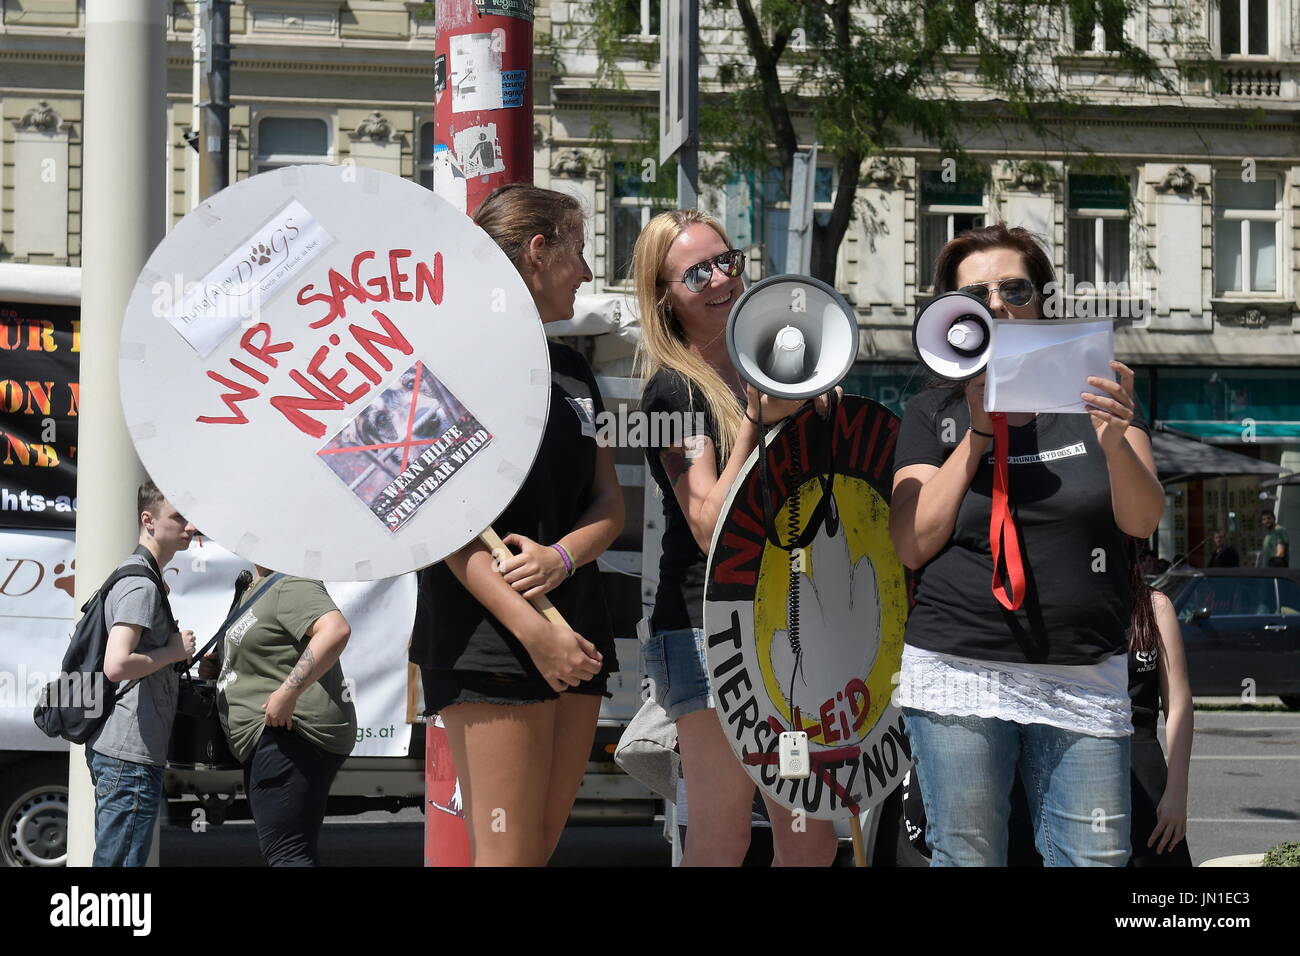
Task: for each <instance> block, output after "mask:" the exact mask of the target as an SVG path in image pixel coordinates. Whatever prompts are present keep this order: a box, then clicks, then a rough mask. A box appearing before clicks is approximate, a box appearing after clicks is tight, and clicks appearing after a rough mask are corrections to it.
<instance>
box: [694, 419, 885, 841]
mask: <svg viewBox="0 0 1300 956" xmlns="http://www.w3.org/2000/svg"><path fill="white" fill-rule="evenodd" d="M898 428H899V421H898V417H897V416H895V415H894V414H893V413H892V412H891V411H889V409H887V408H885V407H884V406H883V405H880V404H878V403H876V402H873V401H870V400H868V399H865V398H860V397H858V396H856V395H850V396H847V397H846V398H844V399H843V401H842V402H841V403H840V405H839V406H838V408H837V409H836V413H835V416H834V418H832V419H831V420H830V421H828V422H823V421H822V420H821V419H820V418H819V417H818V415H817V413H816V412H814V411H813V410H812V409H811V408H805V409H804V410H803V411H801V412H799V413H798V414H797V415H795V416H794V417H792V418H791V419H789V420H787V422H786V423H785V424H784V425H783V426H782V428H781V429H780V430H779V431H777V432H776V433H775V434H774V435H770V436H769V439H768V445H767V448H766V455H767V463H768V478H767V482H768V492H769V495H770V496H769V498H768V507H767V509H766V515H765V509H764V507H763V495H764V489H763V479H762V474H761V471H760V469H759V467H758V459H757V453H755V455H754V456H752V457H751V458H750V460H749V462H748V463H747V464H746V467H745V471H744V472H743V473H742V475H741V477H740V478H738V479H737V480H736V482H735V484H733V485H732V490H731V495H730V497H729V498H728V500H727V502H726V504H725V505H724V506H723V511H722V517H721V519H720V520H719V522H718V526H717V530H716V532H715V534H714V540H713V547H712V548H711V550H710V552H709V567H708V578H707V583H706V585H705V603H704V631H705V635H706V645H707V658H708V670H709V684H710V689H711V690H712V693H713V699H714V704H715V706H716V708H717V712H718V719H719V720H720V721H721V723H722V727H723V730H724V732H725V734H726V737H727V740H728V742H729V743H730V744H731V747H732V749H733V750H734V751H735V753H736V756H737V757H738V758H739V759H740V761H741V763H742V764H743V765H744V767H745V769H746V771H747V772H748V773H749V775H750V777H751V778H752V779H753V780H754V783H756V784H757V785H758V786H760V787H762V788H763V789H764V791H766V792H767V793H768V794H769V795H770V796H772V797H773V798H775V799H776V800H777V802H779V803H780V804H781V805H782V806H785V807H787V808H789V809H791V810H799V811H801V812H803V813H805V814H807V815H808V816H810V817H813V818H814V819H823V820H830V819H847V818H849V817H851V816H853V815H854V814H857V813H860V812H861V811H863V810H866V809H868V808H870V807H872V806H874V805H875V804H877V803H879V802H880V801H881V800H883V799H884V797H885V796H886V795H887V794H888V793H889V792H890V791H892V790H893V789H894V787H895V786H896V785H897V784H898V783H899V782H900V781H901V780H902V778H903V775H904V774H905V773H906V772H907V771H908V769H909V768H910V766H911V748H910V745H909V743H908V741H907V738H906V736H905V734H904V731H903V722H902V713H901V711H899V709H898V708H897V707H895V706H894V705H893V704H892V703H891V697H892V694H893V688H894V683H895V681H896V675H897V674H898V671H899V665H900V662H901V660H902V654H903V628H904V625H905V623H906V621H907V610H908V599H907V586H906V578H905V576H904V572H903V566H902V564H901V563H900V562H899V560H898V556H897V555H896V554H895V553H894V547H893V544H892V542H891V541H890V538H889V499H890V490H891V489H890V482H891V480H892V477H893V475H892V471H893V469H892V467H891V465H892V462H893V453H894V445H895V442H896V440H897V437H898ZM828 475H833V479H832V480H831V481H830V482H826V481H825V479H826V478H827V476H828ZM828 484H829V489H830V495H831V496H832V497H833V501H834V508H831V507H829V502H827V503H825V504H823V498H824V497H825V496H826V493H827V485H828ZM792 507H793V513H792ZM768 516H770V517H772V518H773V519H774V520H773V522H772V526H773V528H774V529H775V530H776V534H777V536H778V539H779V540H780V541H781V542H782V544H786V545H788V544H790V543H791V541H793V540H796V539H801V538H802V537H803V536H804V535H805V532H806V536H807V540H806V541H804V542H803V543H802V544H801V546H799V547H796V548H794V549H793V550H786V548H784V547H778V546H777V545H776V544H773V543H772V542H771V541H770V540H769V539H768V536H767V534H766V533H765V530H764V526H765V522H766V519H767V517H768ZM823 519H829V520H823ZM810 528H815V533H812V531H810V530H809V529H810ZM785 731H803V732H805V733H806V734H807V735H808V752H809V763H810V765H811V767H810V769H811V773H809V774H808V775H807V776H806V777H802V778H791V779H784V778H782V777H781V776H780V772H779V758H778V743H779V735H780V734H781V733H782V732H785Z"/></svg>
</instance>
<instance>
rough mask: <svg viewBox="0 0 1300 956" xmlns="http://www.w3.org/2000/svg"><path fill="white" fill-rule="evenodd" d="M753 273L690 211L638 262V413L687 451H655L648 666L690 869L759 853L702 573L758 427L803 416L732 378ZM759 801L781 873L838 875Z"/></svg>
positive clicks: (816, 827) (814, 840) (667, 219)
mask: <svg viewBox="0 0 1300 956" xmlns="http://www.w3.org/2000/svg"><path fill="white" fill-rule="evenodd" d="M744 266H745V254H744V253H743V252H741V251H740V250H738V249H733V248H732V246H731V241H730V240H729V239H728V238H727V234H726V233H725V232H724V231H723V229H722V226H721V225H720V224H719V223H718V222H717V221H716V220H715V219H713V218H711V217H709V216H707V215H704V214H703V213H700V212H697V211H695V210H690V209H688V210H675V211H673V212H666V213H661V214H660V215H658V216H656V217H654V218H653V219H652V220H650V223H649V224H648V225H647V226H646V227H645V228H644V229H643V230H642V231H641V235H640V237H639V238H638V239H637V242H636V248H635V249H634V251H633V253H632V276H633V281H634V283H635V286H636V298H637V304H638V307H639V312H640V316H641V331H642V350H643V351H642V356H641V366H642V369H643V374H644V375H645V377H646V379H647V381H646V385H645V390H644V392H643V394H642V397H641V410H642V412H643V413H645V414H647V416H648V417H650V416H654V415H656V414H662V413H667V414H668V415H670V416H671V419H670V420H672V421H674V422H676V423H679V425H680V426H681V427H680V432H679V435H680V439H681V440H680V442H678V443H675V444H671V445H669V446H667V447H657V448H647V449H646V460H647V463H648V465H649V467H650V471H651V473H652V474H653V475H654V479H655V482H656V484H657V485H658V486H659V489H660V491H661V493H662V495H663V502H664V519H665V526H664V533H663V555H662V558H661V560H660V564H659V586H658V590H657V591H656V593H655V605H654V611H653V613H652V614H651V617H650V632H651V633H650V635H649V637H648V639H647V640H646V641H645V642H644V644H643V647H642V656H643V658H644V665H645V670H646V673H647V675H648V676H649V677H650V679H651V681H652V682H653V684H654V688H655V690H654V693H655V699H656V701H657V702H658V703H659V705H660V706H661V707H663V709H664V711H665V712H667V714H668V716H669V718H671V719H672V720H673V721H674V722H675V723H676V727H677V740H678V748H679V750H680V751H681V757H682V773H683V776H684V778H685V781H686V793H687V799H688V804H689V807H690V825H689V826H688V828H687V833H686V848H685V852H684V854H683V857H682V865H683V866H737V865H739V864H740V863H741V861H742V860H743V859H744V857H745V853H746V850H747V849H748V846H749V838H750V824H751V819H752V817H751V811H752V807H753V800H754V789H755V787H754V782H753V780H752V779H750V777H749V775H748V774H747V773H746V772H745V769H744V768H743V767H742V766H741V764H740V762H739V761H738V760H737V759H736V755H735V753H734V752H733V751H732V748H731V745H730V744H729V743H728V741H727V737H726V735H725V734H724V732H723V729H722V725H721V723H720V722H719V719H718V715H717V711H716V710H715V709H714V701H713V699H712V695H711V693H710V689H709V681H708V676H707V666H706V664H705V648H704V630H703V627H704V590H705V570H706V564H707V554H708V551H709V547H710V544H711V542H712V539H713V532H714V527H715V526H716V524H717V522H718V519H719V517H720V515H721V513H722V509H723V506H724V504H725V503H726V500H727V494H728V492H729V491H730V489H731V486H732V484H733V483H734V482H735V481H736V479H737V478H738V476H739V475H740V474H741V472H742V470H743V466H744V463H745V460H746V459H747V458H748V457H749V455H750V454H751V453H752V452H753V451H754V449H755V448H756V447H757V446H758V441H759V425H758V422H759V420H760V415H761V420H762V421H763V422H764V423H767V424H771V423H775V422H780V421H781V420H783V419H785V418H786V417H788V416H790V415H792V414H794V413H795V412H796V411H798V410H799V408H800V407H801V406H802V405H803V404H804V403H803V402H801V401H785V400H780V399H776V398H772V397H769V396H766V395H764V396H760V395H759V393H758V392H757V391H756V390H755V389H754V388H753V387H748V388H747V387H746V385H745V382H744V380H743V379H742V378H741V376H740V374H739V372H737V370H736V368H735V366H734V365H733V364H732V361H731V357H730V355H729V354H728V351H727V344H726V338H725V332H726V328H727V317H728V315H729V314H730V312H731V308H732V305H733V304H734V303H735V301H736V299H738V298H739V297H740V294H741V292H742V291H744V286H743V280H742V278H741V276H742V274H743V272H744ZM818 402H819V404H821V405H823V406H824V400H823V399H818ZM697 416H698V418H697ZM650 420H652V421H653V420H654V418H653V417H651V418H650ZM697 421H698V423H699V424H700V425H701V426H702V428H701V429H696V428H695V427H694V425H695V423H697ZM763 798H764V801H765V803H766V804H767V809H768V816H769V818H770V820H771V823H772V837H773V842H774V847H775V862H776V863H777V864H778V865H789V866H824V865H828V864H829V863H830V862H831V860H832V859H833V858H834V856H835V850H836V837H835V830H834V825H833V824H832V823H831V822H830V821H826V820H814V819H798V818H796V816H795V815H794V814H792V813H791V811H789V810H787V809H786V808H785V807H783V806H781V805H780V804H778V803H777V802H775V801H774V800H773V799H771V798H770V797H769V796H768V795H767V794H766V793H764V794H763Z"/></svg>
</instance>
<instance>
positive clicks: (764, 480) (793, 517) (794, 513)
mask: <svg viewBox="0 0 1300 956" xmlns="http://www.w3.org/2000/svg"><path fill="white" fill-rule="evenodd" d="M755 424H757V425H758V480H759V486H760V488H761V490H762V495H763V530H764V532H765V534H766V535H767V538H768V540H769V541H771V542H772V544H774V545H776V546H777V547H778V548H781V549H782V550H783V551H790V552H793V551H794V550H795V549H796V548H797V547H799V544H798V542H799V537H800V536H799V501H800V497H801V496H800V492H799V487H798V485H797V484H796V487H795V489H794V496H793V497H792V498H791V499H790V503H789V508H788V510H787V513H786V518H787V521H786V527H787V530H788V531H789V534H790V543H789V544H788V545H787V544H784V543H782V541H781V536H780V535H779V534H778V533H777V532H776V519H775V516H774V515H773V514H772V511H771V508H772V492H771V484H770V483H769V481H768V476H767V441H766V438H767V430H766V428H765V427H764V425H763V406H762V404H761V403H760V405H759V407H758V421H757V422H756V423H755ZM799 458H800V455H799V433H798V431H797V430H794V429H791V431H790V474H791V475H792V476H794V478H793V479H792V480H793V481H794V482H796V483H797V481H798V476H799V475H800V464H799ZM803 560H804V559H803V555H802V554H801V555H800V556H799V558H798V559H795V556H794V555H793V553H792V554H791V561H790V591H789V597H788V603H787V605H786V612H787V621H786V635H787V637H788V639H789V641H790V653H791V655H792V656H793V657H794V668H793V670H792V671H791V672H790V692H789V694H787V695H786V704H787V706H789V708H790V713H791V715H792V719H793V714H794V681H795V677H796V676H798V674H799V672H800V671H801V670H802V669H803V646H802V644H801V643H800V640H799V574H800V570H799V568H800V566H801V565H802V564H803Z"/></svg>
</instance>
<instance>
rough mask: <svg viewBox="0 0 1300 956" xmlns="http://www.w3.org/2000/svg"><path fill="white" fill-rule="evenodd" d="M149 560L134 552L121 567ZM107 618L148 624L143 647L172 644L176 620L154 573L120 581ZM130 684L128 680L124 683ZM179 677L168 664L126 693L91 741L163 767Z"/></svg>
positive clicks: (107, 751) (111, 752)
mask: <svg viewBox="0 0 1300 956" xmlns="http://www.w3.org/2000/svg"><path fill="white" fill-rule="evenodd" d="M129 564H143V565H146V566H147V565H148V562H147V561H146V560H145V559H144V558H143V557H141V556H140V555H138V554H133V555H131V556H130V557H129V558H127V559H126V560H125V561H123V562H122V564H121V565H120V566H122V567H125V566H126V565H129ZM104 612H105V620H106V622H107V624H108V626H109V629H110V630H111V629H112V627H113V625H115V624H135V625H138V626H139V627H142V628H144V632H143V633H142V634H141V635H140V643H139V644H137V645H136V650H137V651H152V650H156V649H157V648H159V647H162V646H163V645H165V644H166V643H167V638H168V637H169V636H170V635H171V627H172V625H171V621H170V620H169V619H168V616H167V608H166V605H165V604H164V603H163V601H162V597H161V595H160V594H159V592H158V585H157V584H156V583H155V579H154V578H153V577H152V575H151V576H150V577H147V578H142V577H130V578H124V579H123V580H121V581H118V582H117V584H115V585H114V586H113V590H111V591H110V592H109V593H108V600H107V601H106V602H105V604H104ZM123 683H125V682H123ZM178 686H179V680H178V676H177V674H176V669H175V668H174V667H172V665H170V664H168V665H167V666H165V667H163V668H162V669H161V670H157V671H154V672H153V673H152V674H150V675H149V676H148V677H146V678H144V679H143V680H141V681H140V682H139V683H137V684H136V685H135V686H134V687H132V688H131V689H130V690H129V691H127V692H126V693H125V694H123V695H122V698H121V699H120V700H118V702H117V704H116V705H115V706H114V707H113V712H112V713H111V714H109V715H108V720H106V721H104V724H103V726H101V727H100V728H99V731H98V732H97V733H96V734H95V736H93V737H91V739H90V741H89V742H88V744H87V746H89V747H90V748H91V749H92V750H94V751H95V752H96V753H101V754H104V755H105V756H106V757H116V758H118V759H119V760H126V761H129V762H130V763H143V764H149V765H151V766H154V767H162V766H165V765H166V763H167V740H168V738H169V737H170V736H171V732H172V720H173V719H174V718H175V716H176V695H177V691H178Z"/></svg>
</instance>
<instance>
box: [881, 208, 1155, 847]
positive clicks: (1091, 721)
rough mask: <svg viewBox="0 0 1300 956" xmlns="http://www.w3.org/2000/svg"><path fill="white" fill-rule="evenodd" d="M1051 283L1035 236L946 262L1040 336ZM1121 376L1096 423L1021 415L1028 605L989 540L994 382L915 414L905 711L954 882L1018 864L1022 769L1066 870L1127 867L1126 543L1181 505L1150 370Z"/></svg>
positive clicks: (895, 509)
mask: <svg viewBox="0 0 1300 956" xmlns="http://www.w3.org/2000/svg"><path fill="white" fill-rule="evenodd" d="M1052 278H1053V273H1052V267H1051V262H1050V260H1049V259H1048V257H1047V254H1046V252H1045V250H1044V249H1043V248H1042V246H1041V245H1040V244H1039V243H1038V242H1037V241H1036V240H1035V238H1034V237H1033V235H1032V234H1031V233H1029V232H1027V231H1026V230H1024V229H1018V228H1017V229H1008V228H1007V227H1006V226H1005V225H1002V224H998V225H995V226H990V227H987V228H983V229H977V230H973V231H971V232H967V233H965V234H963V235H961V236H958V237H957V238H956V239H954V240H952V241H951V242H949V243H948V244H947V245H946V246H945V247H944V248H943V250H942V251H941V253H940V255H939V258H938V262H937V264H936V268H935V291H936V292H940V293H942V292H948V291H952V290H954V289H957V290H960V291H963V292H967V293H969V294H971V295H974V296H975V297H977V298H979V299H981V300H983V301H984V302H985V303H987V305H988V307H989V309H990V311H992V313H993V315H994V316H995V317H997V318H1016V319H1035V318H1040V317H1041V316H1042V313H1043V304H1044V298H1045V296H1046V295H1048V294H1050V291H1051V290H1050V289H1049V284H1050V283H1051V282H1052ZM1111 368H1112V369H1114V370H1115V371H1116V372H1118V373H1119V378H1120V380H1119V382H1115V381H1112V380H1109V379H1104V378H1099V377H1090V378H1087V379H1086V381H1085V380H1083V379H1082V378H1081V380H1080V382H1079V386H1080V395H1081V398H1082V400H1083V402H1084V403H1085V405H1086V407H1087V410H1088V415H1087V416H1083V415H1058V414H1046V413H1044V414H1029V413H1026V414H1008V415H1006V420H1005V424H1006V425H1007V426H1008V427H1007V433H1008V436H1009V439H1008V440H1009V449H1008V460H1009V462H1010V464H1009V465H1008V468H1009V476H1010V477H1009V488H1010V491H1009V505H1010V508H1011V511H1012V515H1013V517H1014V523H1015V528H1016V532H1014V533H1018V535H1019V541H1020V547H1021V552H1022V554H1023V555H1024V569H1025V586H1024V596H1023V602H1022V603H1021V604H1020V605H1019V606H1018V607H1017V606H1016V604H1015V601H1013V600H1008V599H1006V598H1005V593H1004V597H1003V600H1001V601H1000V600H999V598H998V596H997V595H996V594H995V592H994V591H993V590H992V589H990V586H989V582H990V580H995V581H996V582H997V583H996V585H995V587H996V588H998V589H1000V590H1001V589H1003V585H1002V580H1003V579H1002V577H1001V568H1000V567H999V568H997V569H995V566H994V560H993V556H992V549H991V548H990V541H989V537H990V535H989V527H990V517H991V513H992V507H993V504H992V501H993V490H992V486H993V470H994V469H993V452H994V447H993V435H994V422H993V419H992V418H991V417H990V415H989V413H988V412H986V411H985V410H984V376H983V375H981V376H978V377H977V378H975V379H973V380H972V381H970V382H968V383H966V384H965V385H963V386H957V387H932V388H929V389H926V390H925V391H923V392H922V393H921V394H919V395H917V396H916V397H915V398H913V399H912V400H911V401H910V402H909V403H908V405H907V408H906V411H905V414H904V417H903V426H902V429H901V431H900V435H899V440H898V447H897V452H896V454H895V460H894V469H895V470H894V495H893V502H892V508H891V515H890V535H891V537H892V538H893V541H894V546H895V549H896V550H897V552H898V556H899V558H900V559H901V560H902V561H903V563H904V564H906V565H907V566H908V567H909V568H912V569H913V570H914V571H916V572H917V578H916V587H915V607H914V609H913V611H912V614H911V617H910V618H909V620H908V624H907V631H906V646H905V648H904V653H903V663H902V672H901V676H900V683H899V688H898V692H897V698H896V700H897V703H898V704H899V705H900V706H901V707H902V708H903V712H904V715H905V718H906V724H907V732H908V737H909V739H910V740H911V744H912V748H913V754H914V757H915V760H916V773H917V777H918V780H919V782H920V788H921V793H922V798H923V800H924V804H925V811H926V816H927V819H928V823H929V826H928V830H927V842H928V844H929V846H930V848H931V851H932V856H933V859H932V864H933V865H935V866H980V865H994V866H998V865H1005V863H1006V856H1007V821H1008V815H1009V807H1010V798H1009V795H1010V792H1011V787H1012V780H1013V777H1014V775H1015V773H1016V771H1017V769H1019V771H1020V774H1021V776H1022V777H1023V779H1024V781H1025V790H1026V794H1027V796H1028V802H1029V809H1030V814H1031V816H1032V818H1033V823H1034V830H1035V843H1036V846H1037V848H1038V851H1039V853H1040V854H1041V855H1042V857H1043V860H1044V862H1045V863H1046V864H1047V865H1048V866H1060V865H1103V866H1104V865H1110V866H1123V865H1124V864H1125V862H1126V861H1127V860H1128V856H1129V761H1130V751H1129V740H1128V735H1129V734H1130V733H1131V732H1132V727H1131V725H1130V711H1129V697H1128V668H1127V655H1126V653H1125V651H1126V649H1127V638H1126V635H1127V632H1128V628H1129V618H1130V615H1131V610H1132V607H1133V604H1134V601H1135V600H1136V598H1137V596H1138V593H1137V592H1136V591H1135V588H1134V582H1133V569H1132V568H1131V567H1130V561H1129V560H1128V557H1127V554H1128V549H1127V545H1126V536H1132V537H1138V538H1145V537H1149V536H1150V535H1151V533H1152V532H1153V531H1154V530H1155V528H1156V525H1157V523H1158V522H1159V520H1160V515H1161V513H1162V511H1163V508H1164V494H1163V491H1162V489H1161V487H1160V484H1159V482H1158V481H1157V480H1156V477H1155V464H1154V460H1153V458H1152V454H1151V442H1150V438H1149V437H1148V435H1147V432H1146V429H1145V426H1144V425H1142V424H1141V423H1140V421H1139V420H1138V418H1137V415H1136V403H1135V400H1134V398H1133V372H1132V371H1131V370H1130V369H1129V368H1128V367H1126V366H1124V365H1123V364H1121V363H1119V362H1112V363H1111ZM963 399H964V400H963ZM995 571H996V573H997V575H998V576H997V577H995ZM1012 608H1014V609H1012Z"/></svg>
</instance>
